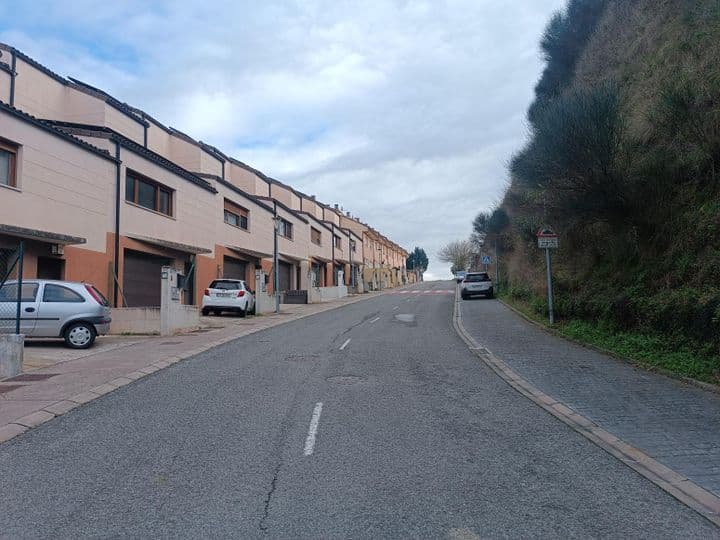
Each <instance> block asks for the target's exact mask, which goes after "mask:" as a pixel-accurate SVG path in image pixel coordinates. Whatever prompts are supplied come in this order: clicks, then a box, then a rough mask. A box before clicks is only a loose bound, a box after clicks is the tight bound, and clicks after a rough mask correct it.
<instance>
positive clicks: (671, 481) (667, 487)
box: [453, 289, 720, 527]
mask: <svg viewBox="0 0 720 540" xmlns="http://www.w3.org/2000/svg"><path fill="white" fill-rule="evenodd" d="M453 327H454V328H455V331H456V332H457V334H458V335H459V336H460V339H462V340H463V341H464V342H465V344H466V345H467V346H468V348H469V349H470V351H471V352H472V353H473V354H474V355H475V356H477V357H478V358H480V359H481V360H482V361H483V362H484V363H485V364H486V365H487V366H488V367H489V368H490V369H492V370H493V371H494V372H495V373H496V374H497V375H498V376H499V377H500V378H501V379H502V380H503V381H505V382H506V383H507V384H508V385H510V387H512V388H513V389H514V390H515V391H517V392H518V393H520V394H522V395H523V396H525V397H526V398H528V399H529V400H530V401H532V402H533V403H535V404H536V405H537V406H539V407H541V408H543V409H545V411H547V412H548V413H550V414H551V415H553V416H554V417H555V418H557V419H559V420H560V421H561V422H563V423H564V424H566V425H568V426H569V427H570V428H572V429H573V430H575V431H576V432H577V433H579V434H580V435H582V436H583V437H585V438H586V439H588V440H590V441H591V442H593V443H594V444H595V445H597V446H599V447H600V448H602V449H603V450H605V451H606V452H608V453H609V454H611V455H612V456H614V457H616V458H617V459H619V460H620V461H622V462H623V463H624V464H625V465H627V466H628V467H630V468H631V469H633V470H634V471H635V472H637V473H638V474H640V475H641V476H643V477H645V478H646V479H648V480H650V481H651V482H652V483H653V484H655V485H656V486H658V487H659V488H661V489H663V490H664V491H665V492H667V493H669V494H670V495H672V496H673V497H675V498H676V499H677V500H679V501H680V502H682V503H683V504H685V505H686V506H688V507H690V508H692V509H693V510H695V511H696V512H697V513H699V514H700V515H701V516H703V517H704V518H706V519H707V520H709V521H711V522H712V523H713V524H715V525H717V526H719V527H720V497H717V496H716V495H715V494H713V493H711V492H709V491H707V490H706V489H704V488H702V487H700V486H699V485H697V484H695V483H694V482H692V481H691V480H688V479H687V478H685V477H684V476H682V475H681V474H679V473H677V472H676V471H674V470H672V469H670V468H669V467H666V466H665V465H663V464H662V463H660V462H659V461H657V460H655V459H654V458H652V457H651V456H649V455H648V454H646V453H645V452H643V451H642V450H640V449H638V448H635V447H634V446H632V445H630V444H628V443H627V442H625V441H623V440H621V439H619V438H617V437H615V436H614V435H613V434H612V433H610V432H608V431H605V430H604V429H602V428H601V427H599V426H598V425H597V424H595V423H594V422H592V421H591V420H589V419H588V418H586V417H584V416H583V415H581V414H579V413H577V412H576V411H574V410H573V409H571V408H570V407H568V406H567V405H565V404H563V403H562V402H560V401H558V400H556V399H555V398H553V397H552V396H549V395H547V394H545V393H544V392H542V391H541V390H540V389H538V388H536V387H535V386H534V385H532V384H531V383H530V382H529V381H527V380H525V379H523V378H522V377H521V376H520V375H518V374H517V373H515V372H514V371H513V370H512V369H511V368H510V366H508V364H506V363H505V362H503V361H502V360H501V359H500V358H498V357H497V356H495V355H494V354H493V353H492V352H490V351H489V350H488V349H487V348H485V347H483V346H481V345H480V344H478V342H477V341H475V339H474V338H473V337H472V336H471V335H470V333H469V332H468V331H467V330H466V329H465V327H464V326H463V323H462V312H461V310H460V296H459V294H458V292H457V289H456V291H455V303H454V308H453Z"/></svg>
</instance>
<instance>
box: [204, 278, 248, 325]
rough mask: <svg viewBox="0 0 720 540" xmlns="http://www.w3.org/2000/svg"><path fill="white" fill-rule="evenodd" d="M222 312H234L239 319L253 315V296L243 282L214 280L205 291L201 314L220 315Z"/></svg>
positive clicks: (238, 280) (239, 280) (237, 280)
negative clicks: (237, 314)
mask: <svg viewBox="0 0 720 540" xmlns="http://www.w3.org/2000/svg"><path fill="white" fill-rule="evenodd" d="M223 311H234V312H236V313H239V314H240V316H241V317H244V316H245V315H247V314H251V315H254V314H255V294H254V293H253V291H252V290H251V289H250V287H249V286H248V284H247V283H245V282H244V281H243V280H241V279H216V280H215V281H213V282H212V283H211V284H210V286H209V287H208V288H207V289H205V294H203V299H202V314H203V315H209V314H210V313H213V314H215V315H220V313H222V312H223Z"/></svg>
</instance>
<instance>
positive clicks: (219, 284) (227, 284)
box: [210, 280, 242, 291]
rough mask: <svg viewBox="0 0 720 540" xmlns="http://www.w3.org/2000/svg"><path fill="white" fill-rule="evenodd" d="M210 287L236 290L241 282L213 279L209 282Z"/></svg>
mask: <svg viewBox="0 0 720 540" xmlns="http://www.w3.org/2000/svg"><path fill="white" fill-rule="evenodd" d="M210 288H211V289H220V290H223V291H237V290H238V289H242V282H240V281H220V280H215V281H213V282H212V283H211V284H210Z"/></svg>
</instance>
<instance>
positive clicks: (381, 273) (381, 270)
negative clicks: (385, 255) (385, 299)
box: [377, 246, 383, 292]
mask: <svg viewBox="0 0 720 540" xmlns="http://www.w3.org/2000/svg"><path fill="white" fill-rule="evenodd" d="M377 250H378V251H379V252H380V271H379V272H378V291H381V292H382V278H383V260H382V246H378V248H377Z"/></svg>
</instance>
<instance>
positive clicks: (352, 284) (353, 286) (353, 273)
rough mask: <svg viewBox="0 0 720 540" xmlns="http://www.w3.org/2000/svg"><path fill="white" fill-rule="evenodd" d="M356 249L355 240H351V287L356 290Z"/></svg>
mask: <svg viewBox="0 0 720 540" xmlns="http://www.w3.org/2000/svg"><path fill="white" fill-rule="evenodd" d="M354 249H355V240H353V239H352V238H350V287H352V288H353V289H354V288H355V268H353V250H354Z"/></svg>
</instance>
